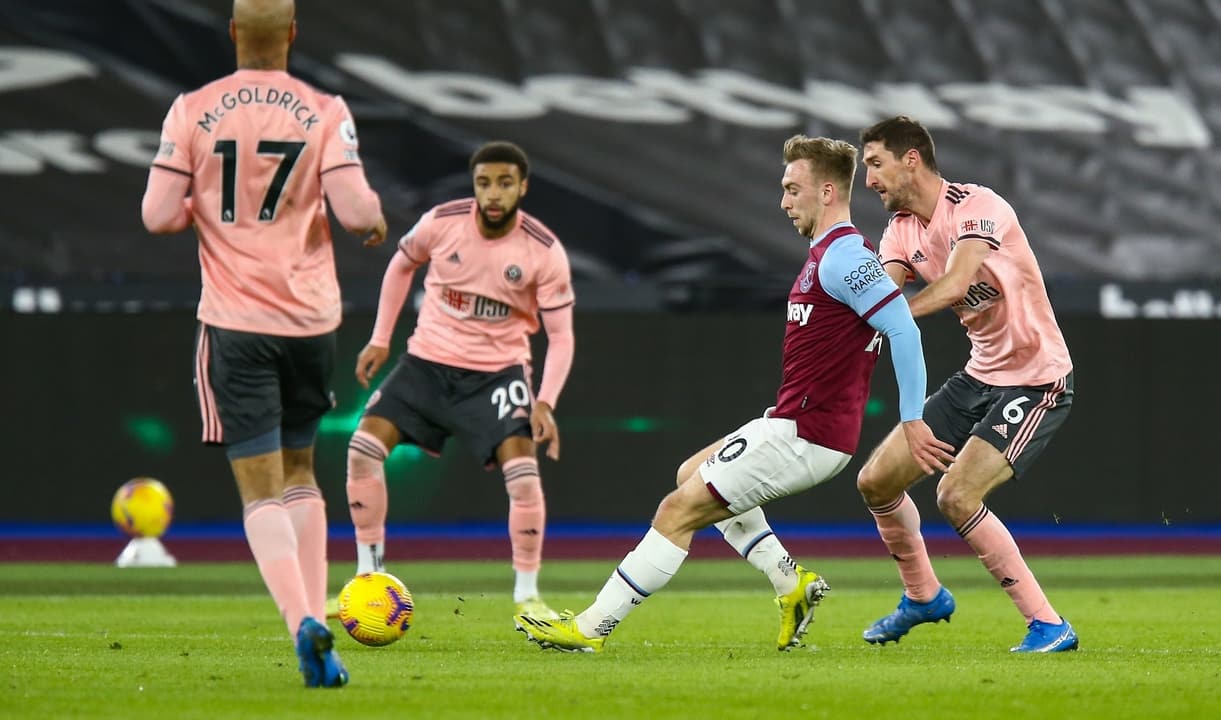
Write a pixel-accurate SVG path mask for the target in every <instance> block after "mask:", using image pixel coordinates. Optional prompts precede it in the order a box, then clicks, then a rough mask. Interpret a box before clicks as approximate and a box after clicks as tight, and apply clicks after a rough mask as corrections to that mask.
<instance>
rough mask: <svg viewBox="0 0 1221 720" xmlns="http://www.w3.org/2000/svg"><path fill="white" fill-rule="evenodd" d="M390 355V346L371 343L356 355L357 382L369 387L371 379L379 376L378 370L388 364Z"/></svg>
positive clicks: (366, 387)
mask: <svg viewBox="0 0 1221 720" xmlns="http://www.w3.org/2000/svg"><path fill="white" fill-rule="evenodd" d="M389 357H390V348H388V347H382V346H380V345H373V344H371V343H370V344H369V345H366V346H365V349H364V350H361V351H360V355H357V356H356V382H358V383H360V386H361V387H362V388H365V389H366V390H368V389H369V381H370V380H372V379H373V378H374V377H376V376H377V372H378V371H379V370H381V369H382V366H383V365H385V364H386V359H387V358H389Z"/></svg>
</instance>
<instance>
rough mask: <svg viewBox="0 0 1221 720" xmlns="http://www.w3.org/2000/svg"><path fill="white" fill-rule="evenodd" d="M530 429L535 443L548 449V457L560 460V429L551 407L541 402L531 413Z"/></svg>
mask: <svg viewBox="0 0 1221 720" xmlns="http://www.w3.org/2000/svg"><path fill="white" fill-rule="evenodd" d="M530 427H531V428H532V430H533V432H534V443H535V444H536V445H538V446H539V447H543V446H544V445H545V446H546V448H547V457H549V458H551V459H552V460H559V459H560V428H559V425H557V424H556V422H555V413H554V412H553V410H552V407H551V405H549V404H548V403H546V402H544V401H542V400H539V401H538V402H536V403H534V409H533V410H531V411H530Z"/></svg>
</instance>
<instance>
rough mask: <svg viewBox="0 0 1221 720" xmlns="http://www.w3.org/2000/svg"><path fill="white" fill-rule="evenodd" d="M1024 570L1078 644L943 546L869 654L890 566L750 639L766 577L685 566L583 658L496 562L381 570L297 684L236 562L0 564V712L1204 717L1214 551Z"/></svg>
mask: <svg viewBox="0 0 1221 720" xmlns="http://www.w3.org/2000/svg"><path fill="white" fill-rule="evenodd" d="M1032 565H1033V566H1034V568H1035V570H1036V572H1037V573H1038V575H1039V577H1040V580H1041V581H1042V583H1043V585H1044V587H1045V588H1047V589H1048V590H1049V592H1050V595H1051V598H1052V600H1053V601H1054V602H1055V604H1056V607H1057V608H1058V609H1059V610H1060V611H1061V612H1063V613H1064V614H1065V615H1067V616H1068V617H1069V618H1071V619H1072V621H1073V624H1074V625H1075V626H1076V627H1077V629H1078V631H1079V633H1080V635H1081V638H1082V649H1081V651H1079V652H1076V653H1064V654H1059V655H1053V656H1038V657H1030V656H1013V655H1011V654H1009V653H1008V652H1007V650H1008V648H1009V647H1010V646H1011V645H1013V644H1016V643H1017V642H1018V641H1019V640H1020V639H1021V636H1022V633H1023V628H1022V626H1021V622H1020V619H1019V618H1018V617H1017V614H1016V612H1015V611H1014V609H1013V607H1012V605H1011V604H1010V603H1009V600H1008V598H1007V597H1006V596H1005V595H1004V593H1003V592H1002V591H1001V590H999V589H998V588H996V587H995V586H994V583H993V582H992V580H991V579H990V577H989V576H988V575H987V574H986V573H985V572H984V571H983V569H982V568H981V567H980V566H979V564H978V562H976V561H974V560H972V559H965V558H946V559H939V560H938V561H937V567H938V570H939V572H940V574H941V577H942V579H943V581H945V583H946V584H947V585H949V586H950V587H951V589H953V590H954V592H955V595H956V597H957V598H958V612H957V613H956V614H955V615H954V622H953V623H951V624H949V625H945V624H939V625H935V626H921V627H918V628H916V629H915V630H914V631H913V632H912V634H911V635H909V636H908V637H907V638H905V639H904V640H903V642H902V643H901V644H899V645H893V644H892V645H888V646H886V647H882V648H879V647H873V646H870V645H867V644H866V643H864V642H862V641H861V639H860V632H861V630H862V629H863V628H864V627H865V625H867V624H868V623H869V622H870V621H872V620H874V619H875V618H877V617H878V616H880V615H882V614H884V613H885V612H887V611H889V610H890V609H891V608H892V607H893V605H894V603H895V602H896V601H897V600H898V585H897V580H896V579H895V577H894V569H893V567H892V566H891V564H890V563H889V561H883V560H828V561H825V562H822V563H819V564H818V565H817V569H818V570H820V571H821V572H823V573H824V574H825V575H826V576H827V578H828V580H829V581H830V582H831V584H832V587H833V591H832V593H831V595H830V596H829V597H828V599H827V600H826V601H825V602H824V604H823V606H822V607H821V608H820V610H819V613H818V620H817V622H816V623H815V625H814V627H813V628H812V630H811V632H810V634H809V636H807V640H808V641H809V646H808V647H806V648H802V649H799V650H795V651H793V652H790V653H779V652H777V651H776V650H775V649H774V647H773V644H772V643H773V638H774V636H775V632H776V617H775V609H774V607H773V606H772V604H771V597H770V596H771V593H770V592H769V590H770V588H768V586H767V583H766V581H765V580H763V578H761V577H760V576H759V575H758V574H757V573H755V572H754V571H753V570H751V569H750V568H749V566H747V565H746V564H745V563H741V562H734V561H691V562H689V563H687V565H686V566H684V568H683V570H682V572H681V573H679V575H678V576H677V577H676V578H675V580H674V581H673V582H672V583H671V584H670V586H669V587H667V588H666V589H665V590H663V591H662V592H660V593H658V594H657V595H656V596H655V597H653V598H651V599H650V600H649V601H648V602H647V603H645V605H644V606H643V607H641V608H640V609H638V610H637V611H636V612H635V613H634V614H633V615H632V616H631V617H630V618H628V619H627V620H626V621H625V622H624V623H623V624H622V625H621V626H620V627H619V629H618V630H616V631H615V634H614V636H613V637H612V638H611V639H610V641H609V642H608V643H607V646H606V649H605V650H604V651H603V652H602V653H601V654H598V655H566V654H561V653H556V652H543V651H540V650H538V649H537V648H535V647H534V646H532V645H529V644H527V643H526V642H525V640H524V637H523V636H522V635H521V634H519V633H516V632H514V631H513V630H512V624H511V620H510V618H509V615H510V614H511V602H510V598H509V596H508V594H507V591H508V589H509V587H510V584H511V576H510V572H509V571H508V569H507V568H506V567H505V566H504V565H503V564H487V563H427V564H425V563H419V564H404V565H399V566H396V567H395V568H392V569H393V570H394V571H396V572H397V574H399V575H400V577H402V578H403V579H404V580H405V581H406V582H407V584H408V586H409V587H411V588H412V589H413V590H414V592H415V596H416V604H417V613H416V619H415V625H414V627H413V628H412V629H411V631H410V632H409V633H408V635H407V637H406V638H404V639H403V640H402V641H400V642H399V643H397V644H395V645H392V646H389V647H386V648H365V647H362V646H360V645H357V644H356V643H355V642H354V641H352V640H350V639H349V638H348V637H347V636H346V635H344V634H343V631H342V630H341V629H339V628H338V626H337V625H334V624H333V625H332V627H333V628H335V629H336V631H337V633H338V635H339V644H338V647H339V650H340V653H341V655H342V656H343V659H344V661H345V663H346V664H347V666H348V669H349V670H350V671H351V674H352V684H351V685H349V686H348V687H347V688H344V689H343V690H338V691H335V690H309V691H307V690H304V689H303V688H301V680H300V676H299V674H298V673H297V669H296V658H295V656H294V655H293V653H292V649H291V644H290V642H289V639H288V636H287V632H286V631H285V629H284V627H283V625H282V624H281V623H280V621H279V618H278V616H277V615H276V613H275V609H274V606H273V605H272V603H271V601H270V599H269V598H268V597H267V596H266V593H265V592H264V590H263V588H262V584H261V582H260V580H259V578H258V574H257V572H256V571H255V570H254V568H253V566H252V565H247V564H232V565H230V564H225V565H194V566H187V567H181V568H176V569H168V570H134V569H127V570H119V569H115V568H112V567H108V566H99V565H68V564H62V565H57V564H46V565H37V566H33V565H3V564H0V640H2V641H3V642H2V643H0V670H2V671H3V677H2V678H0V717H2V718H48V719H49V718H64V717H89V718H103V717H114V718H124V719H136V718H157V719H158V720H167V718H170V717H173V718H209V719H211V718H218V717H219V718H228V717H250V718H279V717H318V718H327V717H333V718H344V719H345V720H348V719H354V718H359V719H360V720H364V719H365V718H370V719H371V718H411V719H412V720H415V719H416V718H495V717H506V718H507V717H514V718H567V717H580V718H584V717H588V718H619V717H633V718H635V717H640V716H642V715H643V716H644V718H645V719H646V720H661V719H663V718H743V719H745V718H777V719H783V718H835V719H837V720H846V719H851V718H868V719H869V720H880V719H881V718H892V717H894V718H898V717H904V718H913V719H916V720H922V719H925V718H929V719H932V718H971V719H972V720H980V719H982V718H1106V719H1107V720H1115V719H1117V718H1213V717H1221V558H1202V557H1191V558H1174V557H1128V558H1076V559H1073V558H1068V559H1051V558H1036V559H1035V560H1034V561H1032ZM613 566H614V562H612V561H601V562H580V563H576V562H551V563H549V564H548V565H547V567H546V569H545V570H544V574H543V581H544V582H543V586H544V588H546V589H547V590H548V591H549V593H548V599H549V601H550V602H551V603H552V605H554V606H569V607H572V608H574V609H581V608H584V607H585V605H586V604H587V603H588V601H589V600H590V599H591V598H592V596H593V593H595V592H596V591H597V589H598V588H599V587H601V585H602V582H603V581H604V580H605V578H606V575H607V573H608V572H610V570H611V569H612V568H613ZM351 569H352V568H351V566H349V565H335V566H333V567H332V574H333V575H335V576H336V577H339V576H340V575H342V574H343V573H346V572H350V571H351ZM336 584H338V583H336Z"/></svg>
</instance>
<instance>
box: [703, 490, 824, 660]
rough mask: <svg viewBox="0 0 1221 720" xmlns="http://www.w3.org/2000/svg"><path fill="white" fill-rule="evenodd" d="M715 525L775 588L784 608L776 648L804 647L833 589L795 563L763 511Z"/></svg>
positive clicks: (741, 515) (759, 509)
mask: <svg viewBox="0 0 1221 720" xmlns="http://www.w3.org/2000/svg"><path fill="white" fill-rule="evenodd" d="M714 525H715V527H716V528H717V529H718V530H720V531H721V534H722V535H724V536H725V542H727V543H729V544H730V546H732V547H733V549H734V550H737V551H738V554H739V555H741V556H742V557H743V558H745V559H746V561H747V562H748V563H750V564H751V566H752V567H754V568H755V569H756V570H758V571H760V572H762V573H763V574H764V575H766V576H767V579H768V580H769V581H771V583H772V587H773V588H775V590H776V605H777V607H779V608H780V634H779V635H778V636H777V637H776V648H777V649H779V650H788V649H789V648H792V647H797V646H799V645H801V638H802V636H803V635H805V633H806V630H807V629H808V628H809V626H810V623H811V622H812V621H813V620H814V606H815V605H818V603H819V602H820V601H821V600H822V598H823V595H825V594H826V593H827V591H828V590H830V589H831V588H830V586H828V585H827V583H826V581H825V580H823V579H822V578H821V577H819V576H818V574H817V573H814V572H811V571H809V570H806V569H805V568H803V567H801V566H800V565H798V564H797V563H796V562H794V561H793V558H792V556H791V555H789V552H788V550H785V549H784V545H783V544H781V542H780V538H778V537H776V534H775V533H774V532H773V531H772V528H771V526H770V525H768V523H767V517H766V516H765V515H764V514H763V509H762V508H759V507H754V508H751V509H750V510H747V511H745V512H742V513H740V514H738V515H735V516H733V517H731V518H728V519H726V520H722V521H720V522H717V523H714Z"/></svg>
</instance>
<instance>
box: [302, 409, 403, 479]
mask: <svg viewBox="0 0 1221 720" xmlns="http://www.w3.org/2000/svg"><path fill="white" fill-rule="evenodd" d="M367 399H368V396H367V395H364V396H361V397H359V398H357V402H356V403H355V408H354V409H351V410H347V411H342V410H339V409H335V410H332V411H331V412H329V413H327V414H326V415H323V416H322V422H320V423H319V424H318V434H319V435H322V436H335V435H338V436H339V439H340V440H342V441H344V442H345V443H346V441H347V439H348V438H349V437H350V436H351V435H352V433H354V432H356V428H357V426H358V425H360V416H361V415H362V414H364V408H365V401H366V400H367ZM424 458H425V453H424V451H423V450H421V449H420V448H418V447H416V446H415V445H399V446H398V447H397V448H394V449H393V450H392V451H391V453H390V456H389V457H387V458H386V479H387V480H391V481H393V479H394V478H402V477H405V476H407V470H408V468H409V467H410V466H411V465H414V464H416V463H418V462H420V461H422V460H424Z"/></svg>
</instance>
